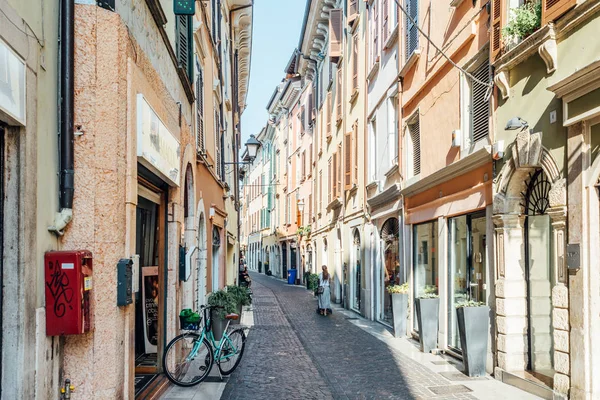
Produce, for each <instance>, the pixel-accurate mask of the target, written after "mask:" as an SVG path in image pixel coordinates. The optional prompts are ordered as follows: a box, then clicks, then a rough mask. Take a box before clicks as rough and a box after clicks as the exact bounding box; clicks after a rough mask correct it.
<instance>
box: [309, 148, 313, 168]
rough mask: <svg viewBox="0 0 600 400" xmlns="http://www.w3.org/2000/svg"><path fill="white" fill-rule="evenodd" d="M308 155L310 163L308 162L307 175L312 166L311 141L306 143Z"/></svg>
mask: <svg viewBox="0 0 600 400" xmlns="http://www.w3.org/2000/svg"><path fill="white" fill-rule="evenodd" d="M308 157H309V159H310V163H309V164H308V171H309V173H308V174H309V175H310V171H311V170H312V167H313V145H312V143H311V144H310V145H308Z"/></svg>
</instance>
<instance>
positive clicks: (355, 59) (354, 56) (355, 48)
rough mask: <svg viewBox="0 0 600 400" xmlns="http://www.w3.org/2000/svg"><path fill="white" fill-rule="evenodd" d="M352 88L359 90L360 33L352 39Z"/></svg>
mask: <svg viewBox="0 0 600 400" xmlns="http://www.w3.org/2000/svg"><path fill="white" fill-rule="evenodd" d="M352 49H353V51H352V88H353V89H354V90H358V33H357V34H355V35H354V38H353V39H352Z"/></svg>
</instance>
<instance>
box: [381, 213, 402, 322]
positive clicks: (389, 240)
mask: <svg viewBox="0 0 600 400" xmlns="http://www.w3.org/2000/svg"><path fill="white" fill-rule="evenodd" d="M381 253H382V255H383V265H382V266H381V286H380V290H379V293H380V296H379V297H380V298H379V319H380V320H381V321H382V322H384V323H387V324H389V325H392V324H393V314H392V296H391V294H389V293H388V292H387V287H388V286H390V285H399V284H400V283H402V282H401V281H403V280H404V279H403V278H402V277H401V276H400V223H399V221H398V219H397V218H390V219H388V220H387V221H385V223H384V224H383V226H382V228H381Z"/></svg>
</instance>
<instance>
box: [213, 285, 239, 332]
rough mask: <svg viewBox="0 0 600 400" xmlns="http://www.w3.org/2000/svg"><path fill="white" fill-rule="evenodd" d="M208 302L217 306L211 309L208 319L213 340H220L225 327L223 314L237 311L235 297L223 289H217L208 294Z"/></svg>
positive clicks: (225, 322)
mask: <svg viewBox="0 0 600 400" xmlns="http://www.w3.org/2000/svg"><path fill="white" fill-rule="evenodd" d="M208 304H209V305H210V306H215V307H218V308H213V309H212V310H211V314H210V319H211V325H212V333H213V336H214V338H215V340H221V338H222V337H223V332H225V328H226V327H227V320H226V319H225V316H226V315H227V314H231V313H234V312H236V311H237V306H236V299H235V298H234V296H233V295H232V294H231V293H228V292H227V291H225V290H217V291H216V292H213V293H211V294H210V296H208Z"/></svg>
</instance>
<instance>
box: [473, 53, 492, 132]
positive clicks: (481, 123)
mask: <svg viewBox="0 0 600 400" xmlns="http://www.w3.org/2000/svg"><path fill="white" fill-rule="evenodd" d="M473 76H474V77H475V78H477V79H478V80H480V81H483V82H489V81H490V63H489V61H487V60H486V61H485V62H484V63H483V64H481V65H480V66H479V67H478V68H477V69H476V70H475V71H474V72H473ZM487 89H488V87H487V86H486V85H482V84H480V83H477V82H475V81H473V82H471V118H472V120H471V121H472V123H471V132H472V134H471V136H472V140H473V142H472V143H475V142H477V141H479V140H481V139H484V138H486V137H487V136H488V133H489V127H490V101H489V99H486V98H485V95H486V92H487Z"/></svg>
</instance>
